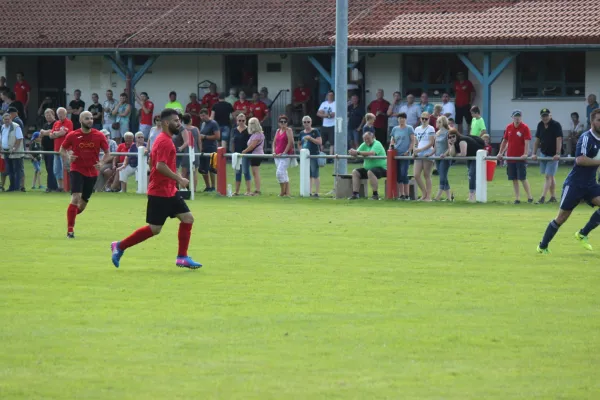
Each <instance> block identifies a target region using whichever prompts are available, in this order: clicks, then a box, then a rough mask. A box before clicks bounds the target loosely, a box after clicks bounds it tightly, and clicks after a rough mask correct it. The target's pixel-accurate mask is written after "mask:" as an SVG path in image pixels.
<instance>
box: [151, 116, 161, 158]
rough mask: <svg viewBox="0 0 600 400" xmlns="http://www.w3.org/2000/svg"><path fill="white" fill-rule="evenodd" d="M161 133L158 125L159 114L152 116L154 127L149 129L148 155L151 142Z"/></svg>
mask: <svg viewBox="0 0 600 400" xmlns="http://www.w3.org/2000/svg"><path fill="white" fill-rule="evenodd" d="M161 131H162V128H161V125H160V114H159V115H156V116H154V126H153V127H152V129H150V134H149V135H148V154H150V152H151V151H152V142H154V140H156V138H157V137H158V134H159V133H160V132H161Z"/></svg>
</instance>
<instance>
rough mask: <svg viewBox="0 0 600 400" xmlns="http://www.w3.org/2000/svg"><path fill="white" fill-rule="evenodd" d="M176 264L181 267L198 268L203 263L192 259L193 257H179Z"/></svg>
mask: <svg viewBox="0 0 600 400" xmlns="http://www.w3.org/2000/svg"><path fill="white" fill-rule="evenodd" d="M175 264H176V265H177V266H178V267H180V268H189V269H198V268H200V267H201V266H202V264H200V263H197V262H196V261H194V260H192V258H191V257H177V260H176V261H175Z"/></svg>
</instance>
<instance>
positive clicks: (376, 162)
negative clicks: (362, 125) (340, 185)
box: [348, 131, 387, 200]
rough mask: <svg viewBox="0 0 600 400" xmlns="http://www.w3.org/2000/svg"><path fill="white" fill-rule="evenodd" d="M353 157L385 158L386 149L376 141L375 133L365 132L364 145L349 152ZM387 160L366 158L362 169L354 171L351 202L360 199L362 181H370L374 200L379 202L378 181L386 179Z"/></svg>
mask: <svg viewBox="0 0 600 400" xmlns="http://www.w3.org/2000/svg"><path fill="white" fill-rule="evenodd" d="M348 154H350V155H351V156H352V157H368V156H384V157H385V155H386V153H385V149H384V148H383V145H382V144H381V142H380V141H379V140H375V135H374V134H373V132H368V131H367V132H365V134H364V135H363V143H362V144H361V145H360V146H359V147H358V149H356V150H355V149H350V150H349V151H348ZM386 167H387V160H386V159H385V158H382V159H372V158H365V161H364V163H363V167H362V168H357V169H355V170H354V171H352V197H350V198H349V200H356V199H358V197H359V195H358V193H359V190H360V181H361V179H368V180H369V183H370V184H371V189H373V196H372V197H371V199H372V200H379V193H378V192H377V188H378V184H379V182H378V180H379V179H381V178H385V177H386V175H387V171H386Z"/></svg>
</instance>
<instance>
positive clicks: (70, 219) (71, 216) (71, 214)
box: [67, 204, 79, 233]
mask: <svg viewBox="0 0 600 400" xmlns="http://www.w3.org/2000/svg"><path fill="white" fill-rule="evenodd" d="M78 211H79V207H77V206H76V205H74V204H69V207H68V208H67V232H69V233H70V232H73V228H74V227H75V218H76V217H77V214H79V213H78Z"/></svg>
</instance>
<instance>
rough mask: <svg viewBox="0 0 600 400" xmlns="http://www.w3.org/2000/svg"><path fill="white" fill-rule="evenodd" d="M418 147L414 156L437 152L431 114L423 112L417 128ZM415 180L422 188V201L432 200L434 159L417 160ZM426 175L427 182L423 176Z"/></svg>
mask: <svg viewBox="0 0 600 400" xmlns="http://www.w3.org/2000/svg"><path fill="white" fill-rule="evenodd" d="M415 142H416V143H417V144H416V149H415V150H414V152H413V157H430V156H432V155H433V154H435V148H434V146H435V129H433V126H431V125H429V114H428V113H427V112H424V113H423V114H421V125H420V126H417V127H416V128H415ZM414 169H415V181H416V182H417V185H418V186H419V189H421V198H420V199H419V200H422V201H431V191H432V183H431V172H432V171H433V160H415V168H414ZM422 175H425V183H423V177H422Z"/></svg>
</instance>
